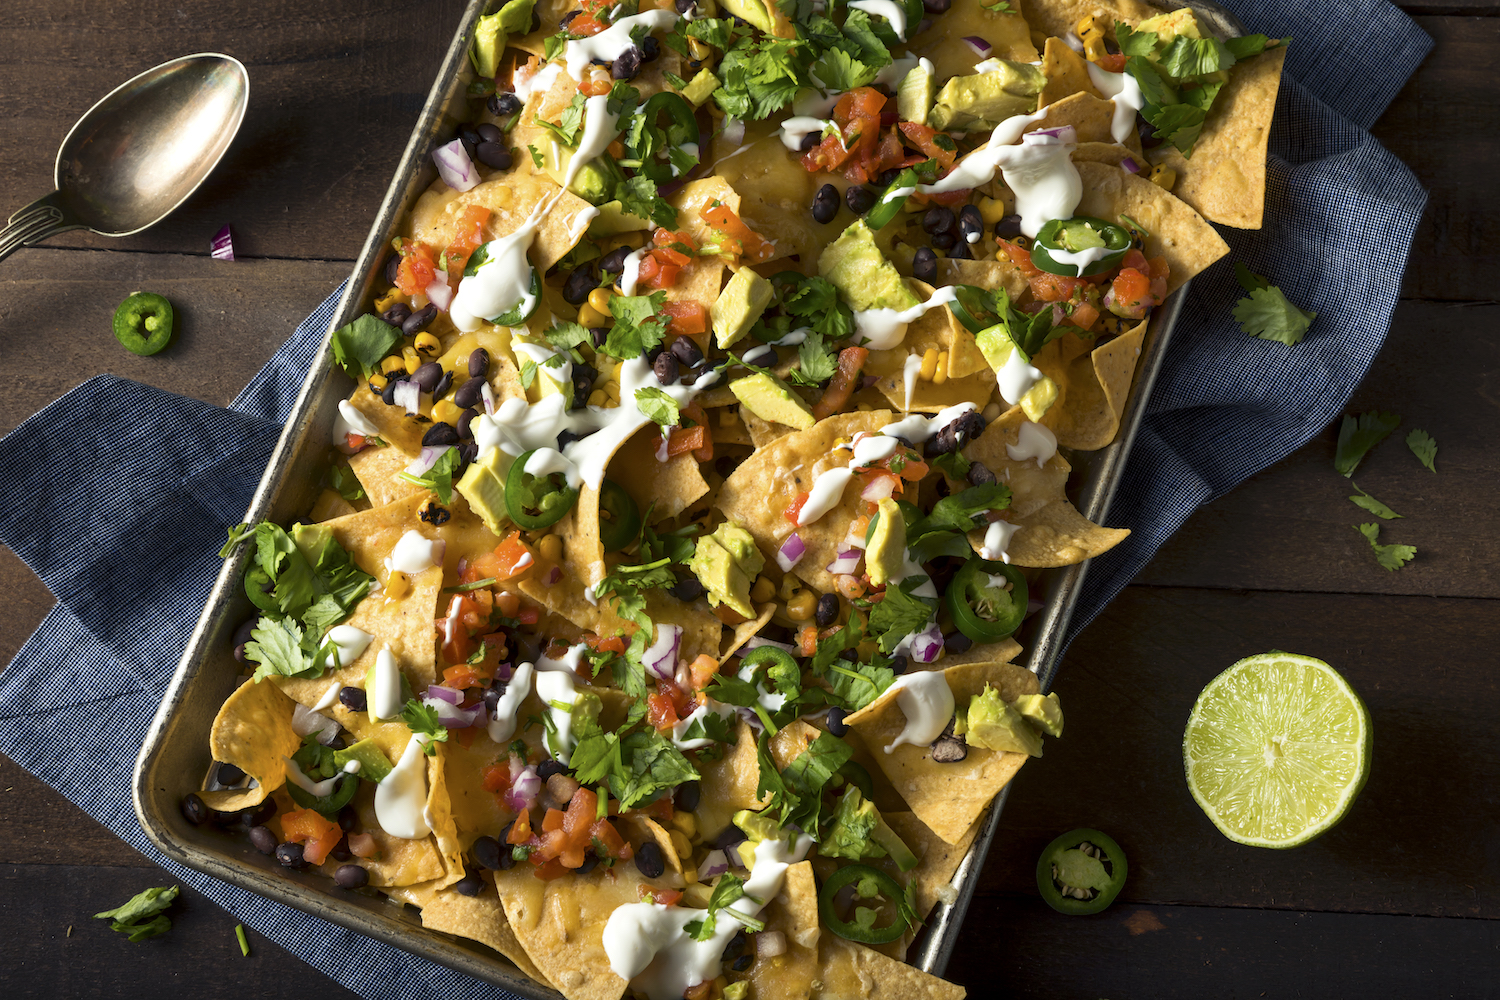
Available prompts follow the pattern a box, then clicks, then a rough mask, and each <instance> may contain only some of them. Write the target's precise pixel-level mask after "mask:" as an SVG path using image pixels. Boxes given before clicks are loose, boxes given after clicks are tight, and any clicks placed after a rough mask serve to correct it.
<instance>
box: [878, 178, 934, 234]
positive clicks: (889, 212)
mask: <svg viewBox="0 0 1500 1000" xmlns="http://www.w3.org/2000/svg"><path fill="white" fill-rule="evenodd" d="M921 183H922V175H921V174H919V173H917V171H916V168H915V167H907V168H906V169H904V170H902V171H901V173H899V174H897V175H896V179H895V180H893V181H891V186H890V187H888V188H886V189H885V193H884V194H882V195H881V196H880V200H879V201H877V202H876V203H875V207H874V208H872V209H870V210H869V211H868V212H866V213H865V225H867V226H869V227H870V228H871V229H883V228H885V227H886V226H888V225H890V223H891V222H892V221H893V220H894V219H895V218H896V216H898V215H900V214H901V206H902V205H905V204H906V199H907V198H908V197H910V196H911V195H912V194H913V193H914V192H915V191H916V189H917V185H918V184H921ZM907 188H910V189H911V190H910V191H907V190H906V189H907ZM903 191H905V192H906V193H905V194H903V193H902V192H903Z"/></svg>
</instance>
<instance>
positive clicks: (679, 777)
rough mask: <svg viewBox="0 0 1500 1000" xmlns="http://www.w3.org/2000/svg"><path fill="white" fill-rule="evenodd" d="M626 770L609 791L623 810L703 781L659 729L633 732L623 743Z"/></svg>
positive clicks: (616, 777) (615, 777)
mask: <svg viewBox="0 0 1500 1000" xmlns="http://www.w3.org/2000/svg"><path fill="white" fill-rule="evenodd" d="M620 745H621V749H622V754H623V756H624V759H625V765H624V769H623V771H622V772H621V773H620V774H617V775H613V776H611V778H610V783H609V788H610V791H611V793H613V794H614V796H615V798H617V799H619V800H620V807H621V808H622V809H631V808H634V807H635V806H637V805H640V804H641V803H642V802H645V801H646V800H647V799H649V798H651V797H652V796H654V795H656V793H658V792H661V791H668V790H671V789H673V788H676V787H677V786H678V785H681V784H685V783H687V782H689V781H697V780H699V777H700V776H699V774H698V769H697V768H695V767H693V765H692V763H691V762H689V761H688V759H687V758H686V757H684V756H683V755H682V751H681V750H678V749H677V748H676V747H674V746H673V745H672V743H671V741H670V740H668V739H667V738H666V737H664V736H662V735H661V734H660V733H658V732H656V731H655V730H645V731H641V732H634V733H631V734H630V735H629V736H627V737H625V738H624V739H623V740H621V741H620Z"/></svg>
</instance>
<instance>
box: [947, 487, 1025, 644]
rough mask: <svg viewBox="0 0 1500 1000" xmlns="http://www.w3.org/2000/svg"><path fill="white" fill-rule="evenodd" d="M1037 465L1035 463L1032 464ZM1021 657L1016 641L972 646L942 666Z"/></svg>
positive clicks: (1009, 640) (1010, 640) (1003, 640)
mask: <svg viewBox="0 0 1500 1000" xmlns="http://www.w3.org/2000/svg"><path fill="white" fill-rule="evenodd" d="M1032 464H1033V465H1035V463H1032ZM1020 655H1021V644H1020V643H1019V642H1016V640H1014V639H1001V640H1000V641H999V642H986V643H983V644H981V645H975V646H970V647H969V648H968V649H966V650H964V651H963V652H962V653H944V654H943V659H942V665H943V666H944V667H956V666H958V665H959V664H963V663H1011V662H1013V661H1014V660H1015V658H1016V657H1017V656H1020Z"/></svg>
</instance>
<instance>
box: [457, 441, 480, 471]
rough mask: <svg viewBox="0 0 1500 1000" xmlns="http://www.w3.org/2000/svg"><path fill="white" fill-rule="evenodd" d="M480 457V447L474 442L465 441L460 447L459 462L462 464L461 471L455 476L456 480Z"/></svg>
mask: <svg viewBox="0 0 1500 1000" xmlns="http://www.w3.org/2000/svg"><path fill="white" fill-rule="evenodd" d="M478 457H479V445H477V444H475V443H474V442H473V441H465V442H464V443H463V444H461V445H459V446H458V460H459V462H460V463H462V464H461V465H460V467H459V470H458V471H457V472H455V473H454V474H453V476H454V478H455V479H456V478H458V477H459V476H461V475H463V470H464V469H466V468H468V465H469V463H470V462H472V461H474V459H476V458H478Z"/></svg>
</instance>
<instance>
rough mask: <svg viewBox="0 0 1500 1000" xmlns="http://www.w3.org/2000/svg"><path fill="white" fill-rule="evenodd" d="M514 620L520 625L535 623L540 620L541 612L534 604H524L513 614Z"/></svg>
mask: <svg viewBox="0 0 1500 1000" xmlns="http://www.w3.org/2000/svg"><path fill="white" fill-rule="evenodd" d="M515 619H516V621H518V622H520V623H521V624H522V625H535V624H536V623H537V622H539V621H541V620H542V613H541V611H540V610H538V609H537V608H536V607H535V606H534V605H530V604H528V605H525V606H524V607H522V608H521V610H519V611H517V612H516V614H515Z"/></svg>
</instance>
